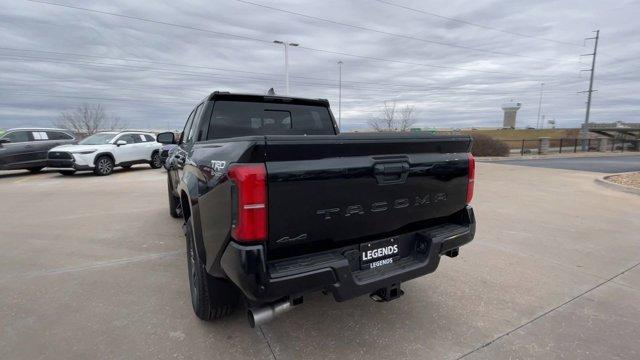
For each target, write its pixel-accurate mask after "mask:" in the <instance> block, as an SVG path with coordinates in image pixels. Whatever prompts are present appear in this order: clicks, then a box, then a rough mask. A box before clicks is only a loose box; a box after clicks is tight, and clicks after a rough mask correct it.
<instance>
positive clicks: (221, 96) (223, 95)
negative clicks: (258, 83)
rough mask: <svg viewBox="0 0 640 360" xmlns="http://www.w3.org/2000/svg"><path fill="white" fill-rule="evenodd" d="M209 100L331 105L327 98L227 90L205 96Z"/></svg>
mask: <svg viewBox="0 0 640 360" xmlns="http://www.w3.org/2000/svg"><path fill="white" fill-rule="evenodd" d="M205 100H207V101H215V100H228V101H250V102H275V103H286V104H298V105H322V106H329V100H327V99H311V98H301V97H292V96H281V95H263V94H241V93H231V92H226V91H214V92H212V93H211V95H209V96H207V97H206V98H205Z"/></svg>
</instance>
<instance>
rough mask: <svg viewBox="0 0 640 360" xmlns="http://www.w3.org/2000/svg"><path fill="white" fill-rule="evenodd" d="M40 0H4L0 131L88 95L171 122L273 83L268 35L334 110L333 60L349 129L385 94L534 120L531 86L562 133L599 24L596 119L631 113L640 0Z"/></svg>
mask: <svg viewBox="0 0 640 360" xmlns="http://www.w3.org/2000/svg"><path fill="white" fill-rule="evenodd" d="M45 1H47V2H49V1H50V2H49V3H48V4H47V3H42V2H40V1H38V2H32V1H26V0H12V1H8V0H1V1H0V128H4V129H7V128H11V127H18V126H50V125H51V122H52V121H53V120H55V119H56V118H57V117H58V115H59V114H60V112H61V111H64V110H67V109H71V108H73V107H75V106H78V105H79V104H81V103H83V102H86V103H91V104H94V103H100V104H102V105H103V106H104V107H105V108H106V109H107V110H108V111H109V112H112V113H113V114H115V115H117V116H119V117H120V118H122V119H123V120H125V121H126V122H127V123H128V124H129V126H130V127H132V128H151V129H163V128H167V126H169V127H171V128H174V129H176V128H181V127H182V126H183V124H184V121H185V119H186V117H187V116H188V113H189V112H190V109H191V108H192V107H193V106H194V105H195V104H196V103H197V102H198V101H199V100H201V99H202V98H204V97H205V96H206V95H207V94H209V93H210V92H212V91H215V90H222V91H234V92H250V93H264V92H265V91H266V90H267V89H268V88H270V87H274V88H275V89H276V91H277V92H278V93H284V60H283V58H284V56H283V47H282V45H277V44H273V43H272V41H273V40H276V39H277V40H284V41H288V42H296V43H299V44H300V45H301V46H300V47H297V48H291V49H290V52H289V56H290V76H291V95H294V96H303V97H315V98H318V97H320V98H328V99H329V101H330V102H331V105H332V110H333V112H334V114H335V116H336V118H337V117H338V65H337V62H338V61H339V60H342V62H343V63H344V64H343V68H342V80H343V83H342V84H343V88H342V123H343V128H345V129H347V130H350V129H365V128H367V121H368V119H369V118H371V117H373V116H376V115H377V114H378V113H379V111H380V109H381V107H382V106H383V103H384V101H391V102H392V101H395V102H396V103H397V104H398V106H404V105H413V106H415V108H416V110H417V116H416V117H417V119H418V126H420V127H438V128H442V127H472V126H477V127H484V126H493V127H498V126H501V124H502V111H501V109H500V105H501V104H502V103H504V102H507V101H509V100H511V99H514V100H516V101H519V102H522V103H523V105H522V109H521V110H520V112H519V113H518V124H517V125H518V126H519V127H523V126H525V125H535V123H536V119H537V111H538V100H539V92H540V83H541V82H544V83H545V87H544V97H543V100H542V108H543V109H542V113H543V114H545V115H546V118H547V119H553V118H555V119H556V121H557V123H558V125H559V126H561V127H573V126H578V125H579V123H580V122H582V121H584V113H585V101H586V94H578V93H577V92H579V91H582V90H586V89H587V87H588V73H587V72H580V69H586V68H588V67H589V66H590V58H589V57H582V58H581V57H580V56H579V55H580V54H586V53H590V52H592V50H593V42H592V41H587V42H585V41H584V38H585V37H589V36H593V35H594V34H593V33H592V31H593V30H595V29H600V31H601V37H600V43H599V49H598V59H597V63H596V75H595V86H594V88H596V89H597V90H598V92H596V93H594V99H593V105H592V117H591V119H592V121H595V122H611V121H617V120H622V121H635V122H638V121H640V95H639V94H640V25H639V23H638V21H637V19H638V18H640V1H595V0H591V1H584V0H577V1H530V0H527V1H514V0H509V1H503V0H494V1H487V0H473V1H468V0H446V1H445V0H436V1H419V0H384V1H380V2H378V1H371V0H353V1H338V0H325V1H305V2H303V1H266V0H250V1H251V2H252V3H253V4H252V3H247V2H246V1H244V0H243V1H238V0H215V1H206V0H202V1H196V0H189V1H135V2H134V1H124V0H111V1H106V0H100V1H93V0H92V1H88V0H83V1H79V0H78V1H71V0H45ZM385 2H386V3H385ZM52 4H58V5H65V6H71V7H76V8H70V7H63V6H58V5H52ZM256 4H257V5H256ZM394 4H395V5H396V6H394ZM258 5H266V6H268V7H271V8H265V7H260V6H258ZM398 5H399V6H398ZM77 7H80V8H83V9H78V8H77ZM88 10H96V11H88ZM107 13H108V14H107ZM295 13H297V14H295ZM114 14H119V15H124V16H115V15H114ZM434 14H435V15H439V16H440V17H438V16H435V15H434ZM302 15H306V16H302ZM444 17H449V18H453V19H455V20H450V19H446V18H444ZM134 18H138V19H134ZM319 18H320V19H319ZM140 19H146V20H150V21H143V20H140ZM321 19H324V20H321ZM326 20H328V21H326ZM339 23H344V24H347V25H349V26H347V25H342V24H339ZM514 33H515V34H514Z"/></svg>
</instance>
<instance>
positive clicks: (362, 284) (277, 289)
mask: <svg viewBox="0 0 640 360" xmlns="http://www.w3.org/2000/svg"><path fill="white" fill-rule="evenodd" d="M463 218H464V221H463V223H462V224H444V225H438V226H435V227H432V228H426V229H422V230H419V231H414V232H410V233H405V234H402V235H399V236H396V237H395V238H397V239H398V240H399V241H400V243H401V244H402V246H403V247H405V248H407V247H408V248H409V249H410V251H408V252H406V253H405V256H404V257H401V258H400V259H397V260H396V261H394V262H393V263H392V264H389V265H385V266H381V267H377V268H373V269H365V270H360V263H359V255H360V252H359V249H358V246H357V245H354V246H347V247H344V248H340V249H336V250H331V251H327V252H322V253H315V254H310V255H305V256H301V257H297V258H289V259H285V260H278V261H273V262H266V260H265V249H264V247H263V245H253V246H246V245H241V244H238V243H235V242H230V243H229V245H228V246H227V248H226V249H225V251H224V254H223V255H222V258H221V260H220V263H221V267H222V269H223V271H224V272H225V273H226V274H227V276H228V277H229V279H230V280H231V281H233V282H234V283H235V284H236V285H237V286H238V288H240V290H241V291H242V292H243V293H244V294H245V296H246V297H247V298H248V299H249V300H251V301H253V302H257V303H266V302H271V301H275V300H278V299H281V298H284V297H288V296H298V295H302V294H305V293H309V292H314V291H319V290H325V291H328V292H330V293H332V294H333V296H334V298H335V299H336V300H337V301H344V300H348V299H351V298H354V297H357V296H360V295H365V294H370V293H372V292H374V291H376V290H378V289H381V288H385V287H388V286H392V285H394V284H398V283H401V282H404V281H407V280H411V279H414V278H417V277H420V276H422V275H426V274H429V273H432V272H434V271H435V270H436V268H437V267H438V264H439V262H440V256H441V255H442V254H444V253H446V252H447V251H449V250H453V249H457V248H459V247H460V246H462V245H464V244H467V243H468V242H470V241H471V240H472V239H473V237H474V235H475V217H474V214H473V209H472V208H471V207H470V206H467V207H466V208H465V209H464V211H463Z"/></svg>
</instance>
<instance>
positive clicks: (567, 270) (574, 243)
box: [0, 163, 640, 359]
mask: <svg viewBox="0 0 640 360" xmlns="http://www.w3.org/2000/svg"><path fill="white" fill-rule="evenodd" d="M596 175H597V174H595V173H593V172H579V171H569V170H557V169H548V168H537V167H521V166H513V165H504V164H495V163H479V164H478V174H477V180H476V197H475V200H474V206H475V208H476V215H477V220H478V232H477V237H476V239H475V241H474V242H473V243H471V244H470V245H468V246H466V247H465V248H463V249H462V251H461V254H460V256H459V257H458V258H455V259H449V258H444V259H443V261H442V262H441V265H440V268H439V269H438V270H437V271H436V273H434V274H432V275H430V276H426V277H423V278H420V279H416V280H413V281H411V282H408V283H406V284H405V285H404V290H405V292H406V295H405V296H404V297H402V298H400V299H398V300H396V301H393V302H390V303H386V304H384V303H383V304H380V303H375V302H372V301H371V300H369V299H368V298H366V297H363V298H358V299H355V300H352V301H348V302H344V303H335V302H334V301H333V299H332V298H331V297H329V296H324V295H321V294H314V295H312V296H308V297H307V298H305V303H304V304H303V305H302V306H300V307H298V308H296V309H295V310H293V311H292V312H289V313H287V314H285V315H283V316H282V317H280V318H278V319H276V320H275V321H273V322H271V323H269V324H267V325H265V326H263V327H261V328H258V329H251V328H250V327H249V326H248V325H247V323H246V319H245V315H244V313H243V311H237V312H236V313H235V314H234V315H233V316H231V317H230V318H228V319H225V320H224V321H220V322H214V323H204V322H201V321H199V320H197V319H196V317H195V316H194V315H193V313H192V310H191V305H190V300H189V292H188V287H187V275H186V261H185V255H184V238H183V236H182V232H181V229H180V221H179V220H174V219H172V218H170V217H169V215H168V213H167V204H166V202H167V199H166V194H165V191H166V184H165V179H164V173H163V172H162V171H160V170H151V169H148V167H145V166H141V167H139V168H136V167H134V169H133V170H131V171H118V172H116V173H115V174H114V175H112V176H109V177H94V176H92V175H80V176H74V177H62V176H60V175H58V174H57V173H55V172H53V173H43V174H39V175H34V176H31V175H22V174H17V175H16V174H11V173H9V174H2V173H0V199H1V204H2V206H0V219H2V222H1V226H0V246H1V251H0V294H1V295H0V354H2V355H0V357H2V358H3V359H38V358H46V359H87V358H91V359H94V358H119V359H148V358H153V359H156V358H184V359H253V358H257V359H272V358H276V359H303V358H309V359H314V358H317V359H325V358H330V359H362V358H371V359H390V358H393V359H415V358H420V359H459V358H465V359H515V358H527V359H529V358H538V359H553V358H564V359H587V358H588V359H614V358H615V359H638V358H640V342H638V329H640V266H639V263H640V238H639V237H638V234H639V233H640V218H639V217H638V213H639V210H640V196H635V195H631V194H625V193H618V192H616V191H614V190H609V189H606V188H603V187H600V186H599V185H597V184H595V183H594V182H593V178H594V177H595V176H596Z"/></svg>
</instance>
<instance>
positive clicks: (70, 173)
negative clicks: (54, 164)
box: [58, 170, 76, 176]
mask: <svg viewBox="0 0 640 360" xmlns="http://www.w3.org/2000/svg"><path fill="white" fill-rule="evenodd" d="M58 172H59V173H60V174H62V175H64V176H71V175H73V174H75V173H76V171H75V170H60V171H58Z"/></svg>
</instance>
